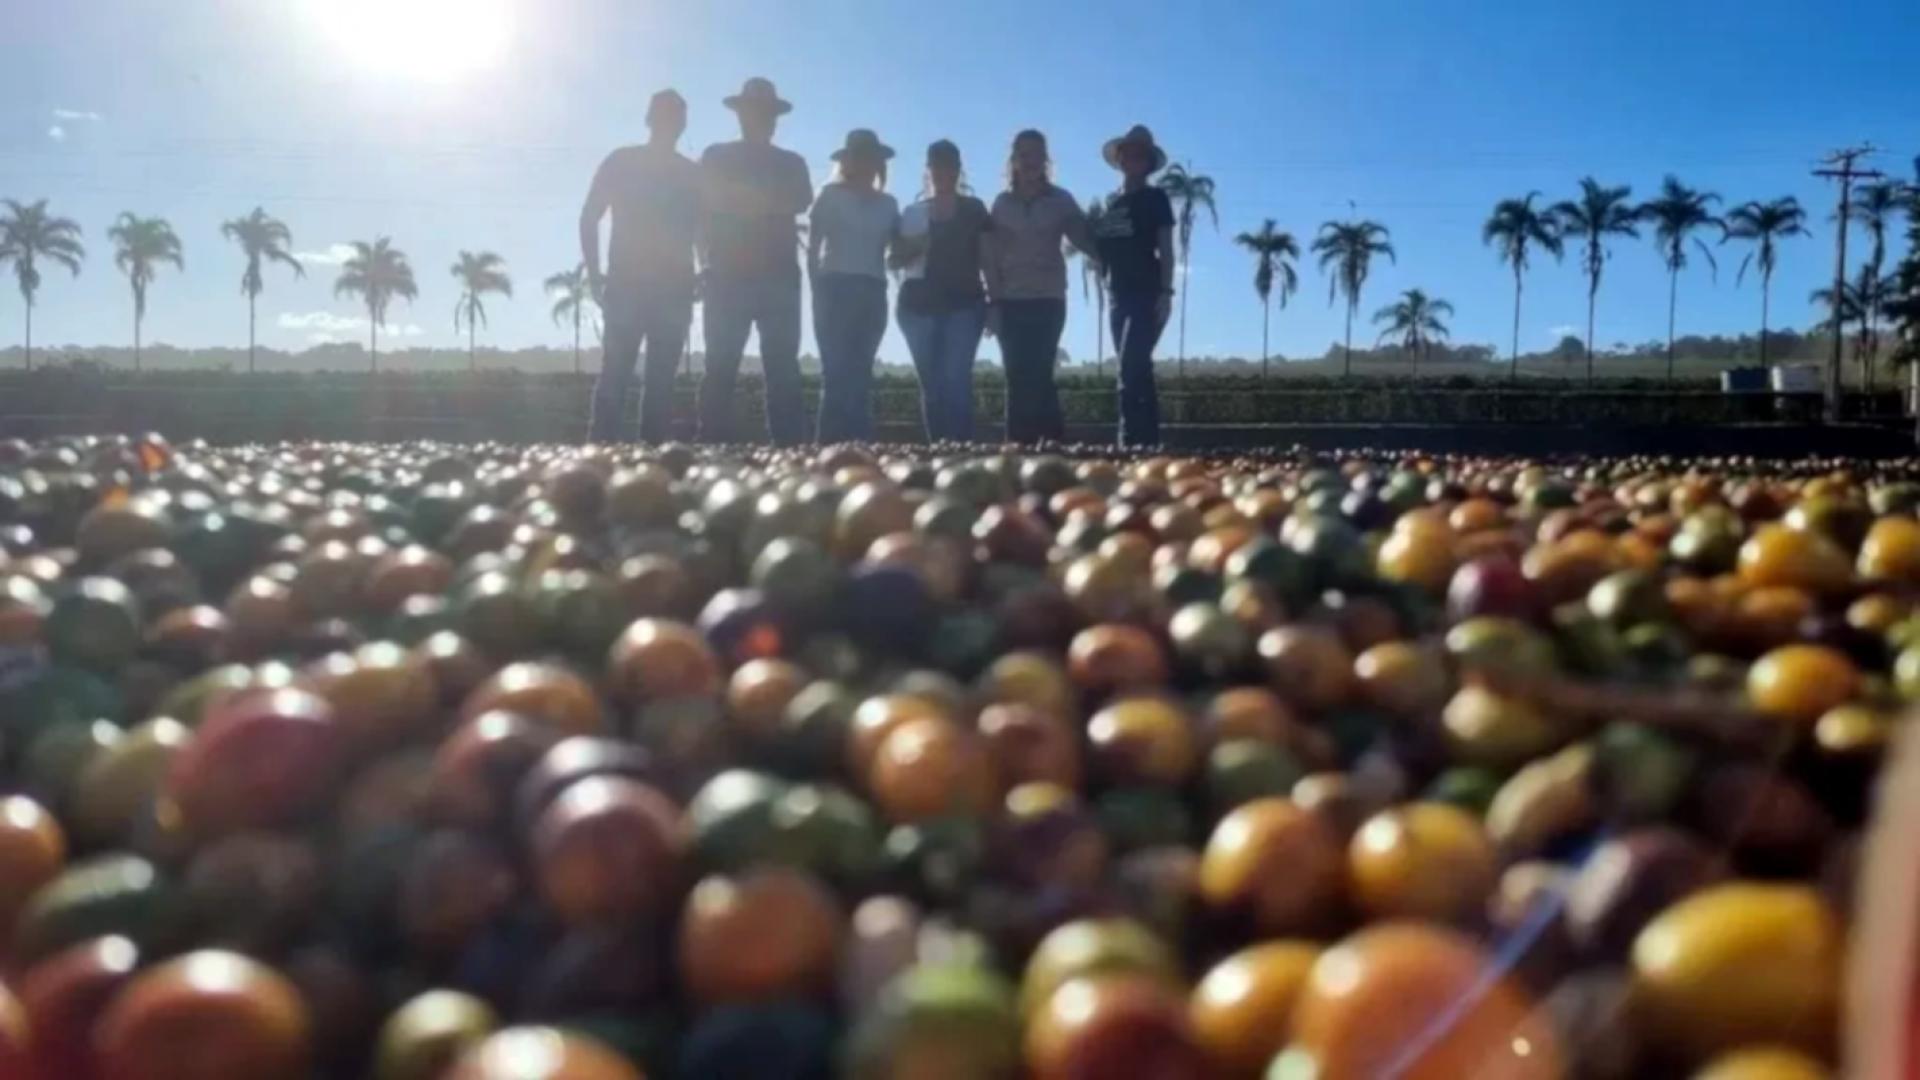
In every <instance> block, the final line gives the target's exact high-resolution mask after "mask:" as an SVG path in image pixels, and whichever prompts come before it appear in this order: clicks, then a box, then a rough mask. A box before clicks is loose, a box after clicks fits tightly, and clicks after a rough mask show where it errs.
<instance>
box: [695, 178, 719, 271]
mask: <svg viewBox="0 0 1920 1080" xmlns="http://www.w3.org/2000/svg"><path fill="white" fill-rule="evenodd" d="M716 172H717V170H716V169H715V168H714V167H713V148H712V147H711V146H709V147H708V148H707V149H706V152H705V153H702V154H701V155H700V160H699V162H698V163H696V164H695V165H694V181H695V183H696V184H698V190H699V192H700V226H699V228H698V229H697V230H696V231H695V233H694V241H693V254H694V257H695V259H696V260H698V262H697V266H698V269H697V270H696V271H695V272H696V274H697V275H699V276H704V275H705V274H706V272H707V271H708V270H710V269H712V268H713V247H712V244H713V212H714V210H715V208H716V207H717V206H718V205H719V204H718V199H719V188H718V186H717V181H718V179H719V177H718V176H716V175H715V173H716Z"/></svg>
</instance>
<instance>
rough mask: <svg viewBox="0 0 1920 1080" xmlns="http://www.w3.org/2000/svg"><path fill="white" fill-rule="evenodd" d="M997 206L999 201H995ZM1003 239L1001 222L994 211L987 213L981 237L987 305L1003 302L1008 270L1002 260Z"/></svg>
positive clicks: (981, 274)
mask: <svg viewBox="0 0 1920 1080" xmlns="http://www.w3.org/2000/svg"><path fill="white" fill-rule="evenodd" d="M994 203H995V205H998V204H999V200H998V199H995V200H994ZM1000 248H1001V237H1000V221H999V219H998V218H997V217H996V216H995V215H994V214H993V212H992V211H988V212H987V225H986V229H985V231H984V232H982V234H981V236H980V277H981V280H982V281H984V282H985V283H986V286H987V303H989V304H996V303H999V302H1000V300H1001V291H1002V288H1003V287H1004V285H1005V284H1006V270H1005V267H1004V266H1003V265H1002V262H1001V259H1000Z"/></svg>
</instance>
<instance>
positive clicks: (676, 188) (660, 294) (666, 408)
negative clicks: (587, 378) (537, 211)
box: [580, 90, 700, 442]
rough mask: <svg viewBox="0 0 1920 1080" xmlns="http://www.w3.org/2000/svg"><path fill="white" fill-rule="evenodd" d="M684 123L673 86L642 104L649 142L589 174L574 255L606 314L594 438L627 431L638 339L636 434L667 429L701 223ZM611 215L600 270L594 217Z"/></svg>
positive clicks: (662, 434) (591, 429)
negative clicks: (684, 147) (681, 145)
mask: <svg viewBox="0 0 1920 1080" xmlns="http://www.w3.org/2000/svg"><path fill="white" fill-rule="evenodd" d="M686 128H687V103H686V100H685V99H684V98H682V97H681V96H680V95H679V94H677V93H675V92H674V91H672V90H662V91H660V92H659V93H657V94H655V95H653V100H652V101H651V102H649V103H648V105H647V129H648V132H649V135H648V139H647V142H646V144H645V145H643V146H624V147H621V148H620V149H618V150H615V151H614V152H613V153H611V154H609V155H607V159H606V160H605V161H603V162H601V163H600V168H599V171H597V172H595V173H594V174H593V186H592V187H591V188H590V189H589V190H588V191H587V201H586V205H585V206H583V207H582V208H581V210H580V261H581V265H582V266H584V267H585V268H586V272H587V280H588V281H589V282H591V287H592V291H593V296H594V299H595V300H597V301H598V302H599V304H600V310H601V311H603V312H605V313H606V318H607V332H606V342H605V346H604V348H603V349H602V351H601V361H600V378H599V380H598V381H597V382H596V383H595V384H594V388H593V408H592V419H591V421H590V422H589V425H588V428H587V438H588V439H589V440H590V441H593V442H609V441H615V440H625V439H627V438H630V437H631V430H630V424H629V422H628V412H627V393H628V389H629V387H630V386H631V385H632V383H633V366H634V362H635V361H636V360H637V359H639V352H640V347H641V344H642V342H644V343H645V345H646V350H647V364H646V369H645V374H644V376H643V378H642V380H641V383H640V437H641V438H643V439H645V440H647V441H648V442H664V441H665V440H666V439H667V438H668V437H669V436H670V435H671V430H670V427H671V423H672V420H673V377H674V373H675V370H676V369H677V368H678V367H679V365H680V350H681V349H682V348H683V347H685V345H686V342H687V326H688V324H689V323H690V322H691V321H692V318H693V249H694V243H695V241H696V240H697V238H698V236H697V234H698V230H699V224H700V170H699V169H698V168H697V167H695V166H694V164H693V162H691V161H688V160H687V159H686V158H685V157H683V156H681V154H680V151H679V150H678V149H677V147H676V144H677V143H678V142H679V141H680V135H681V133H682V132H684V131H686ZM609 214H611V215H612V217H613V228H612V234H611V235H610V236H609V237H608V245H607V273H606V275H605V276H603V275H602V274H601V271H600V219H601V218H603V217H606V216H608V215H609Z"/></svg>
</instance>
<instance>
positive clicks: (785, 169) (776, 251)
mask: <svg viewBox="0 0 1920 1080" xmlns="http://www.w3.org/2000/svg"><path fill="white" fill-rule="evenodd" d="M725 104H726V106H727V108H729V109H732V110H733V111H734V115H735V116H737V117H738V118H739V121H740V139H739V141H737V142H727V143H717V144H715V145H713V146H709V147H708V148H707V152H706V153H705V154H702V155H701V156H700V172H701V177H702V182H703V184H704V185H705V193H706V213H705V226H706V227H705V230H704V232H705V240H704V250H703V256H704V257H703V280H704V281H705V284H706V289H705V293H704V300H705V320H706V321H705V327H706V338H707V357H706V360H707V370H706V374H705V376H704V377H703V378H702V379H701V382H700V438H701V440H702V441H703V442H730V441H733V439H734V438H735V431H734V415H733V414H734V400H733V398H734V384H735V382H736V381H737V378H738V376H739V373H740V359H741V357H742V356H743V355H744V354H745V352H746V348H747V335H748V334H749V333H751V332H752V331H754V330H755V329H758V330H759V331H760V368H761V371H762V372H763V373H764V376H765V379H766V401H767V434H768V435H769V436H770V437H771V438H772V440H773V442H774V443H775V445H779V446H793V445H795V444H797V443H800V442H802V441H804V440H805V438H806V432H805V426H806V407H805V404H804V402H803V401H802V400H801V396H800V263H799V258H798V254H797V253H798V249H799V234H798V232H797V231H796V228H795V221H794V219H795V218H796V217H797V216H798V215H799V214H801V213H802V212H804V211H805V210H806V209H807V205H808V204H809V203H811V202H812V201H813V180H812V178H811V177H809V176H808V175H807V163H806V161H805V159H803V158H801V156H800V155H799V154H796V153H794V152H793V151H791V150H786V149H782V148H781V147H778V146H775V145H773V132H774V128H775V126H776V125H777V124H778V122H779V118H780V117H782V116H784V115H786V114H787V113H788V112H789V111H791V110H792V108H793V106H792V105H790V104H788V103H787V102H786V101H784V100H782V99H781V97H780V95H779V93H778V92H777V91H775V90H774V88H773V84H772V83H771V82H768V81H767V80H766V79H760V78H753V79H748V80H747V81H746V84H745V85H743V86H742V87H741V88H740V92H739V93H738V94H734V95H732V96H731V97H728V98H726V99H725Z"/></svg>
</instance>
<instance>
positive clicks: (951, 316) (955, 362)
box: [899, 304, 987, 442]
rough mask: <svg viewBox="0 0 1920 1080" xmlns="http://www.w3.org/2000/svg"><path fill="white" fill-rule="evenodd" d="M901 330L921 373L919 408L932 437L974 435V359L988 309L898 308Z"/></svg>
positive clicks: (956, 438) (957, 438)
mask: <svg viewBox="0 0 1920 1080" xmlns="http://www.w3.org/2000/svg"><path fill="white" fill-rule="evenodd" d="M899 317H900V333H901V336H903V337H905V338H906V339H907V351H909V352H911V353H912V354H913V367H914V370H915V371H918V372H919V373H920V409H921V412H922V413H923V414H924V416H925V418H926V425H927V438H928V440H930V441H932V442H943V441H956V442H966V441H968V440H971V439H972V438H973V434H974V433H973V361H974V357H975V355H976V354H978V353H979V351H980V332H981V330H983V329H984V328H985V326H986V318H987V313H986V309H985V308H984V307H982V306H980V305H978V304H973V305H969V306H967V307H961V308H954V309H952V310H949V311H913V310H910V309H908V308H906V307H904V306H902V307H901V308H900V312H899Z"/></svg>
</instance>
